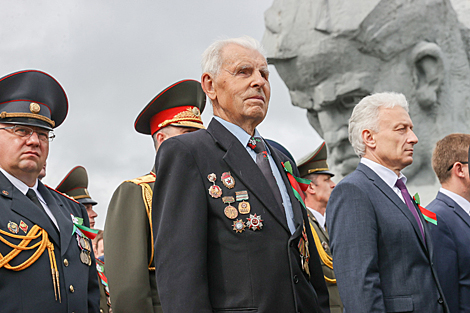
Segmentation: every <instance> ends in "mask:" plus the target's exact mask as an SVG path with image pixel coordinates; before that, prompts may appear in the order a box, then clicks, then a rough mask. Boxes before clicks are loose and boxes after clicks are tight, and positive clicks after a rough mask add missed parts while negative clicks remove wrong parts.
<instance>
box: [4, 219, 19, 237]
mask: <svg viewBox="0 0 470 313" xmlns="http://www.w3.org/2000/svg"><path fill="white" fill-rule="evenodd" d="M7 227H8V230H9V231H11V232H12V233H13V234H18V231H19V228H18V224H16V223H15V222H12V221H10V222H8V224H7Z"/></svg>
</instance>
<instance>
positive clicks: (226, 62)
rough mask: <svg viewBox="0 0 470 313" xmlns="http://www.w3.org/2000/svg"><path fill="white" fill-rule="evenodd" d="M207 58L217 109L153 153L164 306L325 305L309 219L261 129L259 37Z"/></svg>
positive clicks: (282, 308)
mask: <svg viewBox="0 0 470 313" xmlns="http://www.w3.org/2000/svg"><path fill="white" fill-rule="evenodd" d="M202 67H203V71H204V73H203V74H202V77H201V84H202V88H203V89H204V91H205V93H206V95H207V96H208V97H209V99H210V100H211V102H212V108H213V112H214V118H213V119H212V120H211V122H210V124H209V126H208V127H207V130H201V131H198V132H195V133H191V134H188V135H186V136H181V137H174V138H170V139H168V140H166V141H165V142H164V143H163V144H162V145H161V146H160V149H159V152H158V154H157V158H156V162H155V170H156V172H157V177H156V181H155V187H154V197H153V210H152V212H153V220H155V221H159V223H154V224H153V229H154V237H155V250H156V251H158V253H156V254H155V266H156V277H157V284H158V291H159V294H160V299H161V303H162V308H163V311H164V312H169V313H172V312H189V313H191V312H194V313H212V312H235V311H236V312H248V311H250V312H251V311H253V312H254V311H256V312H298V311H301V312H329V310H328V292H327V289H326V286H325V282H324V280H323V275H322V272H321V266H320V263H319V259H318V254H317V253H316V250H315V249H314V248H313V249H312V248H310V249H309V243H312V244H313V241H312V237H311V233H310V231H309V229H308V227H306V225H307V226H308V219H307V216H306V214H305V210H303V208H302V207H301V204H300V202H299V201H298V200H297V199H296V198H295V197H294V194H293V191H292V187H291V185H290V183H289V181H288V178H287V176H286V175H287V174H286V171H285V169H284V168H283V165H282V162H284V165H287V166H288V165H289V164H290V163H287V161H288V160H289V159H288V158H287V157H286V156H285V155H283V154H281V153H279V152H278V151H277V150H276V149H274V148H272V147H271V146H270V145H269V144H266V142H265V141H264V139H263V138H262V137H261V136H260V134H259V132H258V130H257V129H256V127H257V126H258V125H259V124H260V123H261V122H262V121H263V120H264V118H265V116H266V113H267V110H268V103H269V98H270V94H271V89H270V84H269V71H268V65H267V62H266V58H265V57H264V55H263V53H262V50H261V47H260V45H259V43H258V42H257V41H256V40H254V39H252V38H249V37H244V38H237V39H228V40H221V41H217V42H215V43H213V44H212V45H211V46H210V47H209V48H207V50H206V52H204V54H203V61H202ZM174 151H178V153H176V154H175V153H174ZM289 169H290V167H289ZM293 174H297V176H298V173H293ZM310 247H311V246H310ZM183 272H184V273H185V274H184V275H175V273H183Z"/></svg>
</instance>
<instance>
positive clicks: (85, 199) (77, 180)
mask: <svg viewBox="0 0 470 313" xmlns="http://www.w3.org/2000/svg"><path fill="white" fill-rule="evenodd" d="M87 188H88V174H87V172H86V169H85V168H84V167H83V166H76V167H74V168H73V169H72V170H71V171H70V172H69V173H68V174H67V175H66V176H65V178H64V179H62V181H61V182H60V183H59V185H58V186H57V188H56V189H57V190H58V191H60V192H62V193H65V194H66V195H68V196H69V197H72V198H74V199H75V200H77V201H78V202H80V203H82V204H91V205H95V204H98V202H96V201H95V200H93V199H92V198H91V197H90V194H89V193H88V189H87Z"/></svg>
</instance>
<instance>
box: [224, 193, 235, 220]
mask: <svg viewBox="0 0 470 313" xmlns="http://www.w3.org/2000/svg"><path fill="white" fill-rule="evenodd" d="M222 201H223V202H224V203H225V204H228V205H227V206H226V207H225V209H224V214H225V216H227V217H228V218H229V219H231V220H233V219H234V218H236V217H237V216H238V211H237V209H235V207H233V206H231V205H230V203H232V202H235V199H234V198H233V197H232V196H228V197H222Z"/></svg>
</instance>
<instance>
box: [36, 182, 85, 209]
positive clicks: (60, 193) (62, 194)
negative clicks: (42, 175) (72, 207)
mask: <svg viewBox="0 0 470 313" xmlns="http://www.w3.org/2000/svg"><path fill="white" fill-rule="evenodd" d="M44 186H46V187H47V188H49V189H50V190H52V191H55V192H57V193H58V194H59V195H61V196H64V197H66V198H69V199H70V200H72V201H73V202H75V203H78V204H80V202H78V201H77V200H75V199H74V198H72V197H71V196H69V195H67V194H65V193H62V192H60V191H58V190H57V189H54V188H52V187H49V186H48V185H46V184H44Z"/></svg>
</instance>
